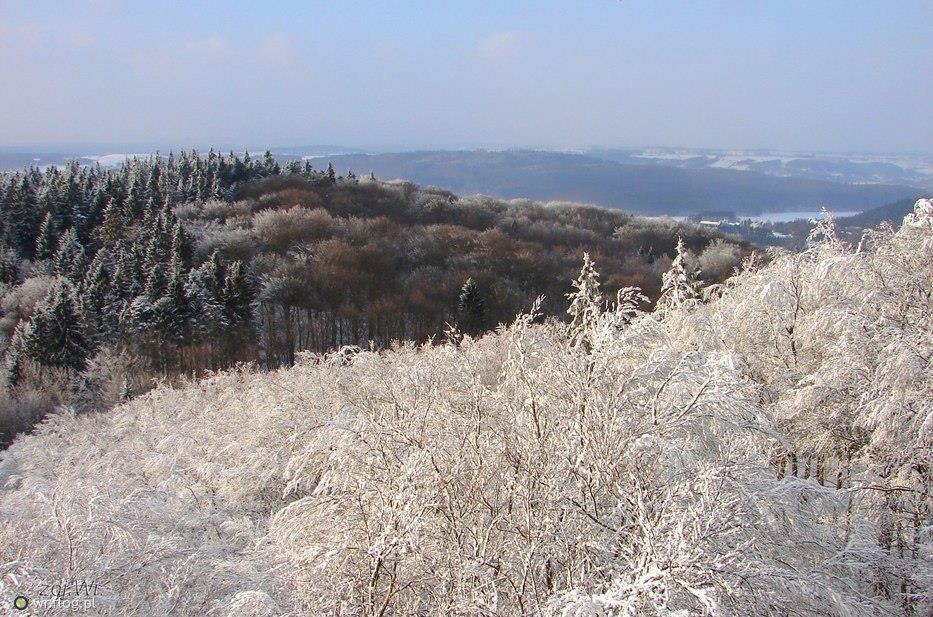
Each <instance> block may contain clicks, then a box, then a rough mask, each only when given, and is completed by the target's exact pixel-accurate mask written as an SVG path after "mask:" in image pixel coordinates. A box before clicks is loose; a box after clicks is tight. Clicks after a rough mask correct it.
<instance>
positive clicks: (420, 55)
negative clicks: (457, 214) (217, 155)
mask: <svg viewBox="0 0 933 617" xmlns="http://www.w3.org/2000/svg"><path fill="white" fill-rule="evenodd" d="M931 33H933V3H931V2H929V1H920V0H917V1H908V0H904V1H896V0H892V1H889V2H867V1H853V0H848V1H845V2H837V1H824V0H819V1H812V0H810V1H805V2H803V1H800V2H798V1H780V2H778V1H775V2H765V1H761V0H755V1H748V2H676V3H675V2H655V1H652V2H648V1H635V0H624V1H621V2H620V1H615V0H574V1H564V2H557V1H548V0H537V1H534V2H532V1H525V0H518V1H516V0H510V1H505V0H495V1H486V0H472V1H469V2H466V1H464V2H446V1H441V0H435V1H433V2H427V1H425V2H416V1H414V0H406V1H393V2H375V1H364V0H358V1H341V0H331V1H329V2H319V1H286V2H274V1H270V2H257V1H255V0H252V1H226V2H197V1H188V2H171V1H168V0H159V1H151V2H134V1H130V0H59V1H58V2H46V1H41V0H24V1H18V0H4V1H3V2H2V3H0V145H10V144H14V145H15V144H27V143H32V144H34V143H46V144H50V143H76V142H96V143H106V142H110V143H133V142H137V143H145V142H151V143H158V144H169V145H176V146H178V145H185V144H207V143H216V144H244V145H250V146H254V147H255V146H264V145H289V144H292V145H299V144H320V143H327V144H342V145H347V146H356V147H362V148H372V149H377V148H381V149H411V148H434V147H445V148H458V147H513V146H533V147H555V148H573V147H585V146H592V145H602V146H638V145H668V146H691V147H713V148H776V149H803V150H827V151H853V150H859V151H906V150H919V151H931V150H933V146H931V141H933V36H931Z"/></svg>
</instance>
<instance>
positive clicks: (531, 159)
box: [321, 150, 922, 215]
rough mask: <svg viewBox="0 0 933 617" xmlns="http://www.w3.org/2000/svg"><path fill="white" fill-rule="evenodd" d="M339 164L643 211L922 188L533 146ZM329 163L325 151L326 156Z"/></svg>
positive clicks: (679, 211)
mask: <svg viewBox="0 0 933 617" xmlns="http://www.w3.org/2000/svg"><path fill="white" fill-rule="evenodd" d="M331 160H332V161H333V163H334V165H336V166H337V167H338V168H339V169H348V168H349V169H354V170H357V171H359V170H363V171H367V172H368V171H369V170H375V172H376V174H378V175H379V176H380V177H384V178H405V179H408V180H412V181H414V182H418V183H420V184H425V185H432V184H433V185H436V186H443V187H446V188H449V189H451V190H454V191H457V192H460V193H465V194H470V193H483V194H486V195H495V196H498V197H502V198H513V197H530V198H534V199H545V200H550V199H567V200H572V201H582V202H587V203H594V204H600V205H603V206H607V207H612V208H620V209H622V210H625V211H627V212H634V213H639V214H650V215H659V214H669V215H690V214H696V213H698V212H702V211H704V210H717V211H719V210H731V211H733V212H736V213H739V214H746V215H753V214H760V213H762V212H769V211H772V212H773V211H805V210H812V211H818V210H819V209H820V208H821V207H823V206H826V207H828V208H829V209H831V210H837V211H857V210H863V209H867V208H872V207H876V206H881V205H883V204H887V203H890V202H892V201H895V200H898V199H904V198H906V197H914V196H916V195H919V194H921V193H922V191H920V190H919V189H916V188H910V187H907V186H893V185H883V184H842V183H838V182H829V181H826V180H814V179H808V178H778V177H774V176H768V175H765V174H760V173H756V172H752V171H736V170H729V169H713V168H705V169H679V168H674V167H668V166H660V165H651V164H640V165H639V164H628V163H619V162H616V161H608V160H603V159H599V158H595V157H590V156H583V155H579V154H568V153H560V152H543V151H532V150H506V151H487V150H473V151H427V152H403V153H390V154H375V155H360V154H351V155H345V156H337V157H331ZM321 163H323V164H326V159H323V160H321Z"/></svg>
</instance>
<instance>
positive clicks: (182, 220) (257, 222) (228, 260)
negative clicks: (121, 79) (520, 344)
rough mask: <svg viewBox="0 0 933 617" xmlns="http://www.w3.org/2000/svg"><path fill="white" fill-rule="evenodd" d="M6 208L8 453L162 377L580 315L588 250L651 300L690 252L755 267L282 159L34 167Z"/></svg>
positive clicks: (534, 206) (2, 262)
mask: <svg viewBox="0 0 933 617" xmlns="http://www.w3.org/2000/svg"><path fill="white" fill-rule="evenodd" d="M0 207H2V216H0V225H2V239H3V244H4V246H3V248H2V251H0V256H2V259H0V281H2V285H3V287H2V305H0V306H2V312H3V314H2V320H0V327H2V334H3V339H4V340H3V347H4V349H5V358H6V386H7V387H6V388H4V389H3V390H4V391H5V393H6V394H5V395H4V396H6V397H7V398H6V399H4V401H5V402H4V403H3V405H5V406H6V408H7V409H9V410H11V411H9V413H8V414H7V415H8V416H9V415H13V416H16V417H15V418H14V419H13V420H10V421H9V422H7V423H6V425H7V430H6V434H7V435H9V434H10V433H12V432H15V431H16V430H20V429H21V428H23V427H28V425H29V424H30V423H31V421H32V420H33V419H35V418H36V417H38V416H41V415H42V413H44V410H48V409H50V408H52V407H53V406H55V405H57V404H60V403H68V404H79V406H83V407H90V408H93V407H95V406H100V405H103V406H106V404H107V401H111V402H112V401H114V400H119V399H122V398H127V397H129V396H133V395H134V394H138V393H139V392H141V391H143V390H145V389H146V388H148V387H149V386H150V384H151V381H152V379H153V378H154V377H165V376H168V377H171V376H173V375H178V374H182V373H186V374H197V373H200V372H203V371H205V370H212V369H219V368H224V367H228V366H231V365H233V364H234V363H237V362H256V363H258V364H259V365H260V366H262V367H269V368H273V367H277V366H280V365H283V364H284V365H288V364H291V363H292V362H294V360H295V358H296V355H297V354H298V353H299V352H301V351H304V350H309V351H316V352H323V351H327V350H331V349H335V348H339V347H341V346H344V345H359V346H361V347H364V348H367V347H369V346H370V345H373V346H375V347H377V348H382V347H385V346H387V345H389V344H390V342H391V341H393V340H414V341H424V340H427V339H429V338H431V337H435V338H436V337H439V336H442V335H443V334H444V332H445V331H446V330H447V329H448V324H451V325H452V326H453V327H456V328H459V330H460V331H462V332H464V333H467V334H474V335H475V334H478V333H481V332H484V331H486V330H489V329H491V328H494V327H495V326H496V325H497V324H498V323H500V322H507V321H510V320H511V319H513V317H514V316H515V314H516V313H518V312H519V311H521V310H525V309H527V307H529V306H530V305H531V304H532V303H533V302H534V300H535V299H536V298H537V297H538V296H539V295H544V296H545V300H544V302H543V304H542V307H541V308H542V310H543V312H544V313H545V314H547V315H554V316H564V312H565V310H566V302H565V298H564V295H565V294H566V293H567V292H569V291H570V287H569V281H570V280H571V278H572V275H573V274H574V272H576V271H577V270H578V269H579V266H580V263H581V262H582V256H583V253H584V251H587V252H589V253H590V254H591V255H592V256H593V257H594V258H595V259H598V260H599V262H600V264H601V267H602V269H603V274H604V283H605V285H606V286H607V288H608V291H609V292H610V293H614V292H615V290H617V289H619V288H621V287H625V286H630V285H635V286H639V287H641V288H642V289H643V290H644V292H645V293H646V294H647V295H648V296H649V298H651V299H654V298H656V297H657V295H658V292H659V289H660V285H661V278H662V274H663V273H664V272H665V271H666V270H667V269H668V267H669V266H670V264H671V260H672V258H674V257H675V256H676V254H677V251H676V250H675V247H676V245H677V242H678V236H680V237H682V239H683V242H684V255H683V257H684V259H685V260H686V261H687V263H688V264H689V266H690V268H691V269H694V270H695V269H697V268H699V269H701V271H702V274H701V277H702V280H703V282H704V283H705V284H710V283H715V282H719V281H721V280H722V279H723V278H725V277H726V276H728V275H729V274H730V273H731V272H732V270H733V268H734V267H735V266H736V265H738V264H739V262H740V261H741V259H742V257H743V256H744V255H745V254H746V253H747V252H748V247H747V245H741V244H738V243H735V242H733V241H731V240H726V239H724V238H722V237H721V236H719V235H718V234H716V233H715V232H711V231H708V230H705V229H701V228H699V227H696V226H692V225H690V224H687V223H675V222H672V221H653V220H646V219H641V218H637V217H632V216H629V215H626V214H623V213H621V212H619V211H613V210H607V209H603V208H598V207H592V206H581V205H574V204H540V203H534V202H531V201H527V200H523V201H513V202H502V201H498V200H494V199H488V198H481V197H473V198H467V199H462V198H459V197H457V196H456V195H454V194H452V193H450V192H447V191H444V190H437V189H422V188H419V187H417V186H415V185H413V184H409V183H384V182H380V181H378V180H377V179H375V178H371V177H365V178H358V177H356V176H354V175H352V174H348V175H346V176H340V175H338V174H337V173H336V172H335V171H334V169H333V168H328V169H325V170H322V171H318V170H315V169H312V168H311V167H310V165H309V164H304V163H298V162H292V163H289V164H287V165H286V166H285V167H284V168H282V167H280V165H279V163H277V162H276V160H275V158H274V157H273V156H272V155H271V154H268V153H267V154H266V155H265V156H263V157H260V158H251V157H248V156H247V157H245V158H239V157H237V156H234V155H223V156H221V155H218V154H216V153H214V152H210V153H208V154H207V155H205V156H198V155H197V154H196V153H192V152H185V153H182V154H181V155H179V156H170V157H152V158H149V159H146V160H132V161H129V162H127V163H126V164H124V165H123V166H122V167H120V168H119V169H117V170H113V171H107V170H104V169H101V168H99V167H82V166H80V165H77V164H74V163H72V164H70V165H67V166H65V167H64V168H61V169H59V168H55V167H50V168H48V169H47V170H45V171H40V170H38V169H35V168H32V169H29V170H26V171H24V172H18V173H11V174H6V175H4V176H2V177H0ZM0 415H3V414H0ZM11 427H12V428H11ZM0 438H2V435H0Z"/></svg>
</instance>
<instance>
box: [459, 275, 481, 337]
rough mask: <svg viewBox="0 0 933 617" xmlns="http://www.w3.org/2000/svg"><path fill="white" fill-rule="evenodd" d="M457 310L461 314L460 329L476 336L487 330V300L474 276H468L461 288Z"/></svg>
mask: <svg viewBox="0 0 933 617" xmlns="http://www.w3.org/2000/svg"><path fill="white" fill-rule="evenodd" d="M457 312H458V313H459V315H460V330H461V331H463V332H464V333H466V334H469V335H471V336H476V335H477V334H480V333H481V332H483V330H485V327H486V302H485V300H483V297H482V296H481V295H480V293H479V287H477V285H476V282H474V281H473V279H472V278H468V279H467V280H466V283H464V284H463V287H462V288H461V289H460V297H459V298H458V300H457Z"/></svg>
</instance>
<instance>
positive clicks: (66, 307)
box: [22, 280, 93, 371]
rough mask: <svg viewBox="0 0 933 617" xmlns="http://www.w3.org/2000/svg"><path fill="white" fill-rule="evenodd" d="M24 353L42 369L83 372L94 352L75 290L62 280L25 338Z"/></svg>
mask: <svg viewBox="0 0 933 617" xmlns="http://www.w3.org/2000/svg"><path fill="white" fill-rule="evenodd" d="M22 341H23V343H22V345H23V347H22V348H23V352H24V353H25V355H26V356H28V357H29V358H30V359H32V360H33V361H35V362H36V363H37V364H39V365H41V366H49V367H58V368H66V369H71V370H74V371H80V370H82V369H83V368H84V367H85V364H86V363H87V360H88V358H89V357H90V355H91V353H92V351H93V349H92V345H91V341H90V339H89V338H88V336H87V332H86V329H85V324H84V321H83V320H82V319H81V314H80V312H79V311H78V307H77V302H76V301H75V293H74V287H72V285H71V283H70V282H68V281H66V280H60V281H59V282H58V283H57V284H56V285H55V287H53V288H52V289H51V290H50V291H49V294H48V295H47V296H46V298H45V299H44V300H43V301H42V303H41V304H40V305H39V306H38V307H37V308H36V312H35V313H34V314H33V317H32V319H31V320H30V321H29V324H28V325H27V326H26V328H25V330H24V332H23V335H22Z"/></svg>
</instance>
